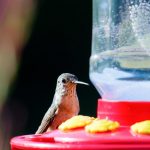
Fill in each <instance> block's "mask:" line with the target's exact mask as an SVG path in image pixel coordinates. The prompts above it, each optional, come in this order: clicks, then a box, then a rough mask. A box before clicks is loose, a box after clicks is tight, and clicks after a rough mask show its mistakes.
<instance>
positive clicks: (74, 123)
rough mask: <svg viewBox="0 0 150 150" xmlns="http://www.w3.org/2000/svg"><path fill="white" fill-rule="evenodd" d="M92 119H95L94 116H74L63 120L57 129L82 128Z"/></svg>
mask: <svg viewBox="0 0 150 150" xmlns="http://www.w3.org/2000/svg"><path fill="white" fill-rule="evenodd" d="M93 120H95V118H94V117H89V116H82V115H78V116H74V117H72V118H70V119H68V120H66V121H65V122H63V123H62V124H61V125H60V126H59V127H58V129H59V130H61V131H68V130H72V129H76V128H82V127H85V126H86V125H88V124H90V123H91V122H92V121H93Z"/></svg>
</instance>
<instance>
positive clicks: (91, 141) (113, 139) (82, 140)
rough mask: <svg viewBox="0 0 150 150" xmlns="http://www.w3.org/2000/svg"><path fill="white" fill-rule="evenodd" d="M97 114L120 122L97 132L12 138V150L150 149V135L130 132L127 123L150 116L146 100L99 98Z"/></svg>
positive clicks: (58, 132)
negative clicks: (118, 125) (109, 128)
mask: <svg viewBox="0 0 150 150" xmlns="http://www.w3.org/2000/svg"><path fill="white" fill-rule="evenodd" d="M97 112H98V117H100V118H106V117H107V118H109V119H111V120H115V121H118V122H120V124H121V125H122V126H121V127H120V128H119V129H118V130H116V131H113V132H105V133H98V134H90V133H86V132H85V131H84V129H80V130H73V131H70V132H65V133H64V132H61V131H59V130H55V131H53V132H50V133H44V134H41V135H25V136H19V137H15V138H13V139H12V140H11V149H12V150H138V149H139V150H141V149H142V150H143V149H147V150H149V149H150V135H138V134H133V133H132V132H131V131H130V125H131V124H133V123H135V122H137V121H142V120H147V119H150V103H149V102H115V101H113V102H112V101H106V100H99V101H98V111H97Z"/></svg>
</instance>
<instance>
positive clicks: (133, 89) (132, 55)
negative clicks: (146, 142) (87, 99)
mask: <svg viewBox="0 0 150 150" xmlns="http://www.w3.org/2000/svg"><path fill="white" fill-rule="evenodd" d="M90 79H91V81H92V82H93V84H94V86H95V87H96V89H97V90H98V92H99V93H100V95H101V96H102V98H103V99H108V100H127V101H134V100H136V101H137V100H139V101H141V100H142V101H143V100H144V101H150V0H94V1H93V35H92V54H91V58H90Z"/></svg>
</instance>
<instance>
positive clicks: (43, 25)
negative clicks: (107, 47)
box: [0, 0, 99, 150]
mask: <svg viewBox="0 0 150 150" xmlns="http://www.w3.org/2000/svg"><path fill="white" fill-rule="evenodd" d="M91 34H92V0H86V1H81V0H71V1H70V0H65V1H50V0H36V1H33V0H13V1H11V0H0V149H2V150H7V149H9V140H10V138H12V137H13V136H17V135H23V134H33V133H34V132H35V131H36V130H37V128H38V126H39V124H40V122H41V119H42V117H43V115H44V114H45V112H46V111H47V109H48V108H49V106H50V105H51V102H52V100H53V95H54V91H55V86H56V80H57V77H58V76H59V75H60V74H61V73H63V72H69V73H73V74H75V75H76V76H77V77H78V79H79V80H81V81H84V82H88V83H89V84H90V86H84V85H78V87H77V92H78V97H79V100H80V107H81V110H80V114H83V115H90V116H96V106H97V99H98V98H99V95H98V93H97V91H96V90H95V88H94V87H93V85H92V84H91V82H90V80H89V57H90V54H91Z"/></svg>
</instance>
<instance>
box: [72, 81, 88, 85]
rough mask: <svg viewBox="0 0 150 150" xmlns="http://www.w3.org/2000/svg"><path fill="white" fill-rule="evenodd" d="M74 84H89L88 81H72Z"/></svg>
mask: <svg viewBox="0 0 150 150" xmlns="http://www.w3.org/2000/svg"><path fill="white" fill-rule="evenodd" d="M74 83H76V84H84V85H89V84H88V83H85V82H82V81H74Z"/></svg>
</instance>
